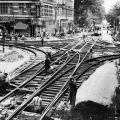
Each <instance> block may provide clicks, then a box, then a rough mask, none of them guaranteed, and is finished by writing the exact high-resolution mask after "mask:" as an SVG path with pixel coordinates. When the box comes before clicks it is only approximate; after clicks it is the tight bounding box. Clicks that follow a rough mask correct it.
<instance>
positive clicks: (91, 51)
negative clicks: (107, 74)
mask: <svg viewBox="0 0 120 120" xmlns="http://www.w3.org/2000/svg"><path fill="white" fill-rule="evenodd" d="M92 54H93V50H92V49H90V52H89V59H92Z"/></svg>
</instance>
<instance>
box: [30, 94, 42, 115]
mask: <svg viewBox="0 0 120 120" xmlns="http://www.w3.org/2000/svg"><path fill="white" fill-rule="evenodd" d="M31 104H32V105H33V107H34V111H35V112H37V113H41V112H42V111H43V109H44V108H43V106H42V98H41V96H36V97H34V98H33V100H32V102H31Z"/></svg>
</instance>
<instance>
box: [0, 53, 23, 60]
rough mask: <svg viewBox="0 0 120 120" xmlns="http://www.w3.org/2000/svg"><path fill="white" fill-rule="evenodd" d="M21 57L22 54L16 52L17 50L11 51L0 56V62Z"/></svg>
mask: <svg viewBox="0 0 120 120" xmlns="http://www.w3.org/2000/svg"><path fill="white" fill-rule="evenodd" d="M21 59H23V55H21V54H20V53H18V52H17V51H12V52H9V53H7V54H5V55H4V56H3V57H2V58H0V61H1V62H16V61H19V60H21Z"/></svg>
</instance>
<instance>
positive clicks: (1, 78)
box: [0, 73, 10, 91]
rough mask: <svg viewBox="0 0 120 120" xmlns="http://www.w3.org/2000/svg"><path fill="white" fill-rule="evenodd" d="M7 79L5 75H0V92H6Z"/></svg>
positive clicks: (7, 86)
mask: <svg viewBox="0 0 120 120" xmlns="http://www.w3.org/2000/svg"><path fill="white" fill-rule="evenodd" d="M9 86H10V85H9V78H8V74H7V73H1V74H0V88H1V91H4V90H6V88H9Z"/></svg>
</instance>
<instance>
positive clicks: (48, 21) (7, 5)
mask: <svg viewBox="0 0 120 120" xmlns="http://www.w3.org/2000/svg"><path fill="white" fill-rule="evenodd" d="M73 13H74V2H73V1H72V0H62V1H61V0H0V24H2V25H3V26H5V27H6V29H7V31H8V33H11V32H16V33H22V34H24V33H27V34H28V35H30V36H36V35H37V34H36V33H40V32H41V31H42V30H43V29H45V30H46V31H47V32H53V30H55V28H58V29H59V28H60V29H61V28H62V27H63V28H64V27H65V26H67V24H68V23H69V22H71V21H73V16H74V15H73ZM58 26H60V27H58Z"/></svg>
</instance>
